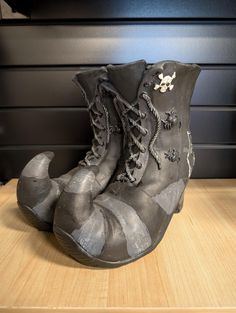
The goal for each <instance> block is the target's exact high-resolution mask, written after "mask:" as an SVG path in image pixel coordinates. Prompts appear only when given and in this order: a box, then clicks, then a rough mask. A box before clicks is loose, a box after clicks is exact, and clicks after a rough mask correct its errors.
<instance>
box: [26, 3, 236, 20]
mask: <svg viewBox="0 0 236 313" xmlns="http://www.w3.org/2000/svg"><path fill="white" fill-rule="evenodd" d="M30 2H33V5H32V14H31V16H32V18H33V19H34V18H50V19H52V18H76V19H77V18H98V19H99V18H156V17H160V18H171V17H174V18H188V17H191V18H199V17H201V18H204V17H206V18H230V17H232V18H234V17H235V15H236V6H235V2H234V1H233V0H226V1H224V2H222V1H212V0H210V1H206V0H198V1H195V0H188V2H187V3H186V2H185V1H183V0H169V1H166V0H158V2H157V1H155V0H151V1H150V0H142V1H139V0H132V1H127V0H119V1H117V0H103V1H97V0H88V1H82V2H81V1H71V0H67V1H64V0H47V1H30ZM55 8H56V9H55Z"/></svg>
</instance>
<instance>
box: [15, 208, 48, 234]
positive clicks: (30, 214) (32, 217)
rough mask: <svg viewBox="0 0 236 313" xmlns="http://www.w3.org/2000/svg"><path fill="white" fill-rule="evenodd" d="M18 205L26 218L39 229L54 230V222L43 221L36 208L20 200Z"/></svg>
mask: <svg viewBox="0 0 236 313" xmlns="http://www.w3.org/2000/svg"><path fill="white" fill-rule="evenodd" d="M18 207H19V209H20V210H21V212H22V213H23V215H24V216H25V217H26V219H27V220H28V221H29V222H30V223H31V224H32V225H33V226H34V227H35V228H37V229H38V230H40V231H47V232H52V224H51V223H48V222H45V221H43V220H42V219H41V218H40V217H39V216H38V214H37V213H36V212H34V210H32V209H31V208H30V207H28V206H26V205H22V204H20V203H19V202H18Z"/></svg>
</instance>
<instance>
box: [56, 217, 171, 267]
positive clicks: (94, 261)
mask: <svg viewBox="0 0 236 313" xmlns="http://www.w3.org/2000/svg"><path fill="white" fill-rule="evenodd" d="M171 217H172V215H170V216H169V217H168V218H167V219H166V221H165V223H163V225H162V229H161V230H160V231H159V236H158V237H157V239H156V241H155V242H154V243H153V245H152V246H151V247H150V248H149V249H147V250H146V251H144V252H143V253H140V254H139V255H137V256H135V257H133V258H129V259H126V260H124V261H116V262H112V261H103V260H101V259H98V258H96V257H94V256H92V255H89V254H88V253H87V252H86V251H85V250H84V249H83V248H82V247H81V246H80V245H79V244H78V243H77V242H76V241H75V240H74V238H73V237H72V236H71V235H70V234H68V233H66V232H65V231H64V230H62V229H61V228H60V227H58V226H56V225H55V224H54V225H53V232H54V234H55V237H56V239H57V241H58V242H59V244H60V245H61V247H62V248H63V249H64V251H65V252H66V253H67V254H69V255H70V256H71V257H72V258H74V259H75V260H76V261H78V262H79V263H81V264H83V265H86V266H91V267H102V268H116V267H120V266H123V265H126V264H129V263H131V262H134V261H136V260H138V259H140V258H141V257H143V256H145V255H146V254H148V253H150V252H152V251H153V250H154V249H155V248H156V246H157V245H158V243H159V242H160V241H161V239H162V238H163V236H164V234H165V230H166V229H167V227H168V225H169V223H170V221H171Z"/></svg>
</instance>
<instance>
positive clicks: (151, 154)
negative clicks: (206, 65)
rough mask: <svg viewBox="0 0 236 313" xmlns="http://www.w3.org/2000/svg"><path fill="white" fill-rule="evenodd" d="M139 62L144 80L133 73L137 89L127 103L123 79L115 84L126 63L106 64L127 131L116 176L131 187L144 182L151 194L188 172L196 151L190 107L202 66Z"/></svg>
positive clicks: (129, 76) (189, 172) (185, 177)
mask: <svg viewBox="0 0 236 313" xmlns="http://www.w3.org/2000/svg"><path fill="white" fill-rule="evenodd" d="M140 62H141V61H138V62H136V68H137V69H138V71H139V74H140V76H141V77H142V78H141V79H138V77H137V75H134V79H135V81H136V82H138V81H139V87H138V88H137V92H136V97H133V100H132V101H130V102H129V101H128V97H127V95H126V93H125V92H122V85H123V86H125V84H124V82H122V83H120V84H117V80H118V77H119V74H120V72H122V71H123V72H124V73H128V72H130V66H129V64H128V65H124V66H120V68H118V70H116V67H115V66H110V67H108V75H109V79H110V80H111V81H112V83H113V84H114V85H115V88H116V89H118V90H119V94H118V96H117V100H118V103H119V109H120V111H121V116H122V118H123V123H124V124H125V130H126V133H127V136H126V137H127V142H126V148H125V154H126V157H125V159H126V162H125V164H124V166H123V169H122V170H121V172H122V171H123V173H122V175H121V176H119V175H118V180H121V181H122V180H123V181H127V182H128V183H129V184H130V183H131V184H133V185H137V184H139V183H140V182H142V184H143V185H145V186H147V187H146V189H147V190H146V191H147V192H150V193H151V194H152V193H156V192H159V191H160V190H161V189H162V188H164V187H165V186H166V184H167V182H168V183H170V182H174V181H177V180H178V179H179V178H183V179H184V181H187V180H188V177H189V176H190V174H191V171H192V167H193V163H194V155H193V153H192V143H191V134H190V131H189V111H190V110H189V108H190V100H191V96H192V93H193V89H194V85H195V82H196V79H197V77H198V75H199V73H200V68H199V67H198V66H197V65H187V64H181V63H179V62H174V61H163V62H159V63H156V64H154V65H152V66H149V67H148V68H146V70H143V72H141V71H140ZM134 64H135V63H134ZM126 66H127V67H128V69H126ZM134 67H135V66H133V71H134ZM116 75H117V77H116V80H115V79H114V76H116ZM123 76H124V74H123ZM126 77H127V79H126V82H125V83H126V85H127V86H129V83H130V81H131V80H132V78H133V77H132V76H131V75H126ZM116 85H118V88H117V86H116ZM124 90H125V88H124Z"/></svg>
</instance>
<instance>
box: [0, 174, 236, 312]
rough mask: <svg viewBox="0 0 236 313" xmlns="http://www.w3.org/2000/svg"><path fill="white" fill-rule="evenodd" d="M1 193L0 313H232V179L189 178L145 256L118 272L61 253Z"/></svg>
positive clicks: (235, 308)
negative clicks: (179, 204) (178, 205)
mask: <svg viewBox="0 0 236 313" xmlns="http://www.w3.org/2000/svg"><path fill="white" fill-rule="evenodd" d="M16 182H17V181H16V180H12V181H10V182H9V183H8V184H7V185H5V186H3V187H0V238H1V239H0V312H21V313H23V312H30V313H31V312H32V313H35V312H41V313H46V312H51V311H53V312H55V313H57V312H60V313H65V312H84V313H86V312H96V313H100V312H116V313H118V312H119V313H120V312H137V313H138V312H153V313H154V312H168V313H170V312H178V313H180V312H181V313H182V312H191V313H192V312H198V313H200V312H204V313H209V312H212V311H217V312H224V313H227V312H236V180H233V179H231V180H192V181H191V182H190V183H189V186H188V188H187V191H186V196H185V203H184V208H183V210H182V212H181V213H180V214H175V215H174V217H173V219H172V222H171V224H170V226H169V228H168V230H167V233H166V235H165V236H164V239H163V240H162V242H161V243H160V244H159V246H158V247H157V248H156V250H155V251H153V252H152V253H151V254H149V255H147V256H145V257H144V258H142V259H140V260H138V261H136V262H134V263H132V264H129V265H126V266H123V267H121V268H117V269H110V270H109V269H93V268H88V267H85V266H82V265H80V264H79V263H77V262H76V261H74V260H73V259H72V258H70V257H69V256H67V255H65V254H64V253H63V251H62V250H61V249H60V246H59V245H58V244H57V242H56V239H55V238H54V235H53V234H50V233H45V232H39V231H37V230H36V229H34V228H33V227H31V226H30V225H29V224H28V223H27V221H26V220H25V218H24V217H23V216H22V214H21V212H20V211H19V209H18V208H17V204H16V196H15V188H16Z"/></svg>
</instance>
